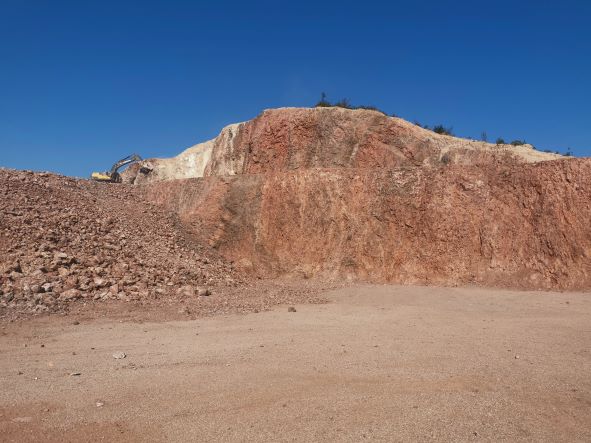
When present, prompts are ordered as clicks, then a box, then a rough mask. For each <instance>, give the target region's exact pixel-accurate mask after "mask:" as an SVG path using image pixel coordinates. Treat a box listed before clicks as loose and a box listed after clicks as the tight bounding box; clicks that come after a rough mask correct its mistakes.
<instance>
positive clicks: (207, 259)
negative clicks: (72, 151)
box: [0, 169, 240, 316]
mask: <svg viewBox="0 0 591 443" xmlns="http://www.w3.org/2000/svg"><path fill="white" fill-rule="evenodd" d="M239 281H240V279H239V277H237V274H236V273H235V272H234V270H233V268H232V266H231V264H229V263H227V262H225V261H223V260H222V259H221V258H219V257H217V256H216V255H215V253H214V252H212V251H211V250H209V249H207V248H205V247H203V246H201V245H199V244H198V243H196V242H195V241H194V240H193V239H192V238H191V237H190V236H189V235H187V234H186V233H185V231H184V230H183V228H182V226H181V224H180V223H179V222H178V220H177V218H176V216H175V215H174V214H171V213H167V212H166V211H164V210H163V209H161V208H159V207H157V206H155V205H152V204H149V203H146V202H145V201H143V200H142V199H141V198H139V197H138V195H137V193H136V192H135V191H134V189H133V187H131V186H125V185H110V184H104V183H94V182H90V181H87V180H79V179H73V178H68V177H62V176H57V175H53V174H48V173H33V172H28V171H14V170H7V169H0V316H3V315H4V314H5V313H6V312H7V311H8V310H10V311H11V312H21V313H42V312H57V311H60V310H64V309H67V306H68V304H70V303H72V302H73V301H90V300H93V301H101V300H111V299H117V300H125V301H130V300H142V299H154V298H159V297H199V296H206V295H209V293H210V292H211V291H212V290H213V289H212V288H215V287H228V286H229V287H232V286H235V285H237V284H238V283H239Z"/></svg>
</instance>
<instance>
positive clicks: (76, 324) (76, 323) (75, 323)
mask: <svg viewBox="0 0 591 443" xmlns="http://www.w3.org/2000/svg"><path fill="white" fill-rule="evenodd" d="M72 324H73V325H74V326H78V325H79V324H80V322H79V321H77V320H76V321H75V322H74V323H72Z"/></svg>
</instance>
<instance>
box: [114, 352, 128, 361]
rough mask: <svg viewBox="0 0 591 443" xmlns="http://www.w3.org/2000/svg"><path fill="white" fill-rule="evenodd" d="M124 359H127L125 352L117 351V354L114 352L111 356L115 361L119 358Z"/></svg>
mask: <svg viewBox="0 0 591 443" xmlns="http://www.w3.org/2000/svg"><path fill="white" fill-rule="evenodd" d="M125 357H127V355H126V354H125V352H121V351H118V352H115V353H114V354H113V358H115V359H117V360H119V359H121V358H125Z"/></svg>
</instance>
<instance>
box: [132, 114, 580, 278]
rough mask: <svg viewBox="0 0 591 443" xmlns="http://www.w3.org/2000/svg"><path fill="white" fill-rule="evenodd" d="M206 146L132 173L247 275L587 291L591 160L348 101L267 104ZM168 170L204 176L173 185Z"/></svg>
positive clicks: (158, 200)
mask: <svg viewBox="0 0 591 443" xmlns="http://www.w3.org/2000/svg"><path fill="white" fill-rule="evenodd" d="M205 145H206V146H207V147H208V148H207V149H211V151H210V153H209V154H208V155H209V157H208V160H207V162H206V163H207V164H206V165H205V167H202V166H201V165H200V167H199V168H198V169H193V170H189V169H188V168H186V167H185V166H184V165H185V164H187V163H186V162H184V160H181V161H178V159H183V158H184V157H186V156H187V155H189V154H190V153H196V152H197V151H195V150H193V151H191V150H189V151H186V152H185V153H183V154H181V155H180V156H179V157H177V158H176V159H170V160H165V161H162V160H151V161H150V164H151V165H152V168H153V174H152V173H151V174H147V175H144V176H140V174H137V173H135V175H134V172H133V171H130V174H129V177H132V178H131V179H130V181H133V182H135V183H142V182H144V183H145V182H149V185H147V186H142V187H140V189H141V191H142V192H143V193H144V196H145V198H146V199H148V200H149V201H153V202H155V203H158V204H159V205H162V206H164V207H166V208H168V209H169V210H170V211H172V212H175V213H177V214H179V216H180V218H181V220H182V222H183V224H184V225H185V226H186V228H187V229H188V230H190V231H191V232H192V233H193V235H194V236H196V237H198V238H200V239H201V241H203V242H206V243H207V244H209V245H211V246H212V247H214V248H216V249H218V250H219V251H220V253H221V254H222V255H223V256H225V257H226V258H228V259H231V260H233V261H234V262H235V264H236V265H237V266H238V267H240V268H242V269H244V270H246V271H248V272H252V273H255V274H258V275H260V276H281V275H297V276H305V277H330V278H339V279H340V278H348V279H361V280H369V281H389V282H401V283H421V284H444V285H456V284H471V283H476V284H484V285H492V286H504V287H517V288H535V289H544V288H545V289H550V288H564V289H586V288H590V287H591V224H590V223H588V220H589V219H591V206H590V204H591V203H590V202H591V187H590V186H589V181H590V179H591V160H588V159H565V158H564V157H561V156H558V155H554V154H544V153H541V152H538V151H535V150H534V149H533V148H532V147H531V146H521V147H513V146H501V147H498V146H496V145H490V144H487V143H483V142H474V141H469V140H463V139H458V138H454V137H449V136H444V135H438V134H435V133H433V132H431V131H428V130H425V129H422V128H419V127H417V126H415V125H412V124H410V123H408V122H405V121H404V120H401V119H397V118H390V117H386V116H384V115H382V114H379V113H377V112H373V111H357V110H356V111H352V110H345V109H340V108H321V109H280V110H274V111H265V112H264V113H263V114H261V115H260V116H259V117H257V118H256V119H254V120H252V121H250V122H247V123H241V124H239V125H234V126H231V127H227V128H225V129H224V130H223V131H222V134H221V135H220V137H218V138H217V139H214V140H213V141H210V142H207V143H206V144H204V145H200V146H201V148H200V149H202V151H200V152H204V151H203V149H204V148H203V146H205ZM200 155H201V154H200ZM549 160H554V161H549ZM170 164H176V165H177V166H176V167H178V169H179V170H182V174H180V175H179V177H185V178H186V177H187V176H190V175H191V174H193V173H195V177H198V178H193V179H184V180H175V181H166V180H170V179H173V178H174V175H167V174H165V173H163V172H162V171H163V170H164V167H163V166H162V167H161V166H160V165H167V166H166V167H167V170H168V171H170V170H172V169H174V168H171V167H170ZM199 177H200V178H199Z"/></svg>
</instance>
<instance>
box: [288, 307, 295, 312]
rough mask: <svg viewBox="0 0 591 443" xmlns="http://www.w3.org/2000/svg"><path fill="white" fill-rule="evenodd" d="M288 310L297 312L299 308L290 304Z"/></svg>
mask: <svg viewBox="0 0 591 443" xmlns="http://www.w3.org/2000/svg"><path fill="white" fill-rule="evenodd" d="M287 312H297V310H296V308H295V307H293V306H290V307H289V308H287Z"/></svg>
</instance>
